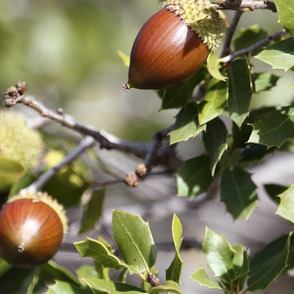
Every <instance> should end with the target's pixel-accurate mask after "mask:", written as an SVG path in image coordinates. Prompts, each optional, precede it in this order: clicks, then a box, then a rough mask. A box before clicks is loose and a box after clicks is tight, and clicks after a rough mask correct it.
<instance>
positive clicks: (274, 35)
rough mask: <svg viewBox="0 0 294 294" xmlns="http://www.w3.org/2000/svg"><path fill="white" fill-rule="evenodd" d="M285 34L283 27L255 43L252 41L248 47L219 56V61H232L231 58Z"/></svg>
mask: <svg viewBox="0 0 294 294" xmlns="http://www.w3.org/2000/svg"><path fill="white" fill-rule="evenodd" d="M286 34H287V32H286V30H284V29H283V30H281V31H279V32H276V33H274V34H273V35H270V36H268V37H266V38H264V39H262V40H260V41H258V42H256V43H254V44H253V45H251V46H249V47H246V48H244V49H241V50H239V51H234V52H232V53H231V54H229V55H227V56H225V57H223V58H221V59H220V62H221V63H228V62H230V61H232V60H233V59H235V58H236V57H239V56H242V55H245V54H248V53H250V52H252V51H253V50H254V49H256V48H259V47H262V46H264V45H266V44H267V43H268V42H270V41H272V40H275V39H278V38H281V37H282V36H284V35H286Z"/></svg>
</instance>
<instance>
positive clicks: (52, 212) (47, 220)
mask: <svg viewBox="0 0 294 294" xmlns="http://www.w3.org/2000/svg"><path fill="white" fill-rule="evenodd" d="M66 232H67V218H66V216H65V211H64V209H63V206H62V205H60V204H58V203H57V201H56V200H53V199H52V198H51V197H50V196H48V195H47V194H46V193H41V192H38V193H26V194H25V195H18V196H14V197H13V198H11V199H9V200H8V201H7V202H6V204H5V205H4V206H3V208H2V210H1V211H0V257H1V258H3V259H4V260H6V261H7V262H8V263H10V264H11V265H14V266H17V267H34V266H38V265H40V264H42V263H45V262H46V261H48V260H49V259H51V258H52V257H53V256H54V255H55V254H56V252H57V250H58V248H59V246H60V244H61V242H62V240H63V238H64V235H65V234H66Z"/></svg>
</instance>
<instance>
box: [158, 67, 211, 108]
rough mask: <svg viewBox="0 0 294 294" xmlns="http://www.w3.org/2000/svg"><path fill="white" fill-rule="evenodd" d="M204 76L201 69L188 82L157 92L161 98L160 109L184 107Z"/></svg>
mask: <svg viewBox="0 0 294 294" xmlns="http://www.w3.org/2000/svg"><path fill="white" fill-rule="evenodd" d="M205 74H206V70H205V68H201V69H200V71H199V72H197V74H195V75H194V76H193V77H192V78H190V79H189V80H187V81H185V82H183V83H181V84H178V85H176V86H174V87H171V88H169V89H166V90H164V91H162V92H158V94H159V96H160V97H161V98H162V103H161V109H171V108H182V107H185V106H186V105H187V102H188V101H189V100H190V99H191V97H192V94H193V90H194V88H195V87H196V86H197V85H198V84H200V82H201V81H202V80H204V78H205Z"/></svg>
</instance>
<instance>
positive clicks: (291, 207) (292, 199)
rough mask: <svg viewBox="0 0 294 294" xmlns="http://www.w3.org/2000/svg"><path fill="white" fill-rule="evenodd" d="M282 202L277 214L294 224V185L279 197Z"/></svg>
mask: <svg viewBox="0 0 294 294" xmlns="http://www.w3.org/2000/svg"><path fill="white" fill-rule="evenodd" d="M279 197H280V199H281V202H280V205H279V206H278V210H277V212H276V213H277V214H278V215H280V216H281V217H283V218H285V219H286V220H288V221H290V222H292V223H294V185H291V186H290V188H289V189H287V190H286V191H285V192H283V193H282V194H281V195H279Z"/></svg>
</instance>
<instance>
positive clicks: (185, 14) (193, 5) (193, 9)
mask: <svg viewBox="0 0 294 294" xmlns="http://www.w3.org/2000/svg"><path fill="white" fill-rule="evenodd" d="M164 8H166V9H168V10H170V11H172V12H174V13H175V15H177V16H178V17H180V18H181V19H182V20H183V21H184V23H185V24H186V25H188V26H189V27H190V28H191V29H192V30H193V31H195V33H197V34H198V36H199V37H200V38H201V39H202V41H203V43H204V44H206V45H207V46H208V48H209V49H210V50H211V51H215V50H216V49H217V48H218V46H219V45H220V44H221V43H222V41H223V38H224V35H225V24H224V22H223V20H222V19H221V17H220V15H219V13H218V12H217V10H216V8H215V6H213V5H212V4H211V3H210V1H208V0H194V1H191V0H168V1H165V2H164Z"/></svg>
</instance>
